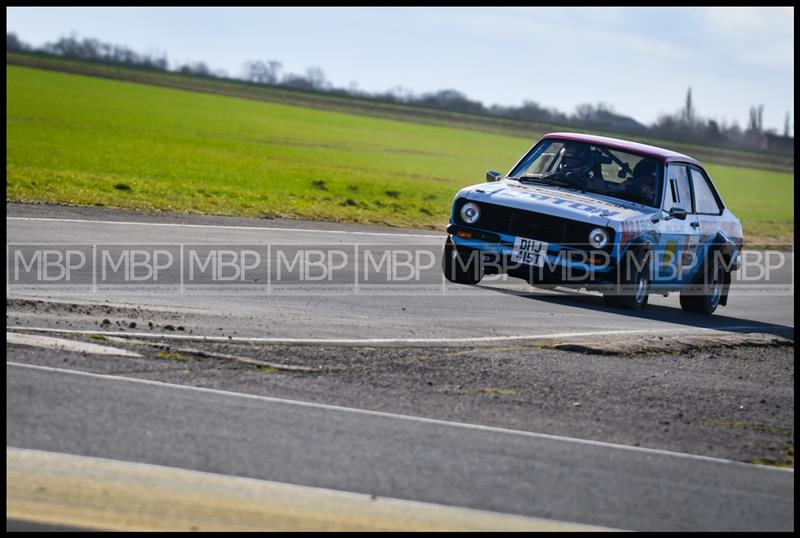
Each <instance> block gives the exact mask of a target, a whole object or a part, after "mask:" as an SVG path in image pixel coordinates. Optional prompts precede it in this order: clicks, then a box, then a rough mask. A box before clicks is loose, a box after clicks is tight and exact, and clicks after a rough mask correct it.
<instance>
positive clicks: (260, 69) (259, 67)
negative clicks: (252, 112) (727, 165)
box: [6, 32, 790, 149]
mask: <svg viewBox="0 0 800 538" xmlns="http://www.w3.org/2000/svg"><path fill="white" fill-rule="evenodd" d="M6 50H9V51H28V52H40V53H47V54H53V55H57V56H63V57H66V58H75V59H80V60H89V61H96V62H105V63H112V64H121V65H127V66H133V67H139V68H145V69H152V70H158V71H173V72H177V73H184V74H190V75H195V76H202V77H211V78H223V79H237V80H244V81H247V82H250V83H253V84H261V85H267V86H279V87H286V88H293V89H298V90H307V91H315V92H323V93H328V94H331V95H338V96H345V97H355V98H360V99H368V100H372V101H378V102H384V103H394V104H404V105H414V106H421V107H428V108H434V109H441V110H447V111H452V112H461V113H467V114H479V115H487V116H495V117H503V118H512V119H519V120H527V121H533V122H541V123H551V124H556V125H563V126H570V127H577V128H590V129H595V130H608V131H616V132H624V133H630V134H636V135H644V136H646V135H650V136H655V137H659V138H666V139H672V140H678V141H690V142H701V143H704V144H711V145H717V146H729V147H737V148H749V149H753V148H761V147H762V146H763V141H764V136H763V135H765V134H771V135H775V136H777V135H778V132H777V131H776V130H775V129H764V126H763V121H762V119H763V112H764V107H763V105H758V106H753V107H751V108H750V114H749V122H748V125H747V126H745V127H740V126H739V124H738V123H737V122H736V121H733V122H731V123H728V122H726V121H717V120H715V119H711V118H703V117H701V116H700V115H699V114H698V113H697V110H696V109H695V106H694V103H693V100H692V90H691V88H689V90H688V92H687V96H686V101H685V104H684V106H683V107H682V108H681V109H680V110H678V111H676V112H675V113H673V114H662V115H661V116H659V118H658V119H657V120H656V121H655V122H654V123H653V124H652V125H649V126H646V125H643V124H641V123H639V122H638V121H636V120H635V119H633V118H631V117H629V116H625V115H622V114H619V113H617V112H616V111H615V110H614V108H613V107H612V106H611V105H609V104H607V103H596V104H591V103H584V104H580V105H578V106H577V107H575V111H574V112H573V113H572V114H567V113H564V112H561V111H559V110H556V109H554V108H550V107H545V106H542V105H540V104H539V103H537V102H536V101H533V100H525V101H523V103H522V104H521V105H520V106H502V105H497V104H495V105H491V106H488V107H487V106H485V105H484V104H483V103H481V102H480V101H476V100H472V99H469V98H468V97H467V96H466V95H465V94H463V93H462V92H460V91H458V90H455V89H444V90H439V91H436V92H427V93H422V94H419V95H418V94H415V93H414V92H413V91H411V90H409V89H406V88H403V87H399V86H398V87H395V88H391V89H389V90H386V91H383V92H367V91H364V90H361V89H359V88H358V86H357V84H356V83H351V84H350V85H349V86H348V87H336V86H334V85H333V84H332V83H331V82H329V81H328V80H327V78H326V77H325V73H324V72H323V71H322V69H320V68H319V67H311V68H309V69H307V70H306V71H305V73H302V74H297V73H284V72H283V65H282V64H281V62H279V61H276V60H251V61H248V62H246V63H245V64H244V65H243V66H242V69H241V72H240V73H238V75H236V76H229V74H228V73H227V72H226V71H224V70H220V69H217V70H215V69H212V68H211V67H209V66H208V65H207V64H206V63H205V62H202V61H196V62H185V63H175V64H174V65H173V66H172V67H170V62H169V60H168V58H167V54H166V52H161V51H153V52H149V53H140V52H137V51H134V50H132V49H130V48H129V47H126V46H123V45H116V44H112V43H104V42H102V41H100V40H97V39H93V38H83V39H79V38H78V37H77V36H76V35H75V34H72V35H69V36H63V37H61V38H59V39H58V40H56V41H53V42H48V43H45V44H44V45H43V46H41V47H39V48H36V47H33V46H31V45H29V44H27V43H25V42H23V41H22V40H21V39H20V38H19V37H18V36H17V35H16V34H14V33H12V32H6ZM789 133H790V116H789V113H788V112H787V113H786V120H785V125H784V132H783V136H785V137H788V136H789Z"/></svg>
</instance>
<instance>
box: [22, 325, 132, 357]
mask: <svg viewBox="0 0 800 538" xmlns="http://www.w3.org/2000/svg"><path fill="white" fill-rule="evenodd" d="M6 342H7V343H9V344H17V345H21V346H31V347H40V348H43V349H58V350H62V351H72V352H75V353H89V354H90V355H115V356H119V357H141V355H139V354H138V353H134V352H133V351H128V350H127V349H119V348H116V347H111V346H101V345H98V344H92V343H90V342H79V341H78V340H67V339H66V338H53V337H52V336H40V335H38V334H25V333H15V332H8V331H6Z"/></svg>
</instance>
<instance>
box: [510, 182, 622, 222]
mask: <svg viewBox="0 0 800 538" xmlns="http://www.w3.org/2000/svg"><path fill="white" fill-rule="evenodd" d="M516 189H517V190H518V191H522V192H520V193H518V194H521V195H522V196H527V197H529V198H533V199H534V200H538V201H540V202H547V203H550V204H553V205H557V206H563V207H569V208H572V209H577V210H578V211H584V212H586V213H590V214H591V213H600V212H601V211H602V212H603V216H604V217H613V216H616V215H620V214H621V213H622V212H621V211H615V210H610V209H608V208H604V207H598V206H595V205H592V204H589V203H585V202H581V201H576V200H574V199H569V198H563V197H561V196H553V195H550V194H543V193H541V192H528V191H524V190H523V187H516ZM502 190H504V189H498V190H496V191H494V193H498V192H502Z"/></svg>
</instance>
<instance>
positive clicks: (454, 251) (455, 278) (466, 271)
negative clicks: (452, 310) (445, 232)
mask: <svg viewBox="0 0 800 538" xmlns="http://www.w3.org/2000/svg"><path fill="white" fill-rule="evenodd" d="M442 272H443V273H444V277H445V278H446V279H447V280H449V281H450V282H456V283H457V284H470V285H473V284H477V283H478V282H480V281H481V278H483V271H482V270H481V266H480V259H479V252H478V251H474V250H467V249H459V248H458V247H457V246H455V245H454V244H453V240H452V239H451V238H450V237H448V238H447V240H446V241H445V243H444V251H443V252H442Z"/></svg>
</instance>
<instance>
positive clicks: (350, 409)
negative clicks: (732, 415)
mask: <svg viewBox="0 0 800 538" xmlns="http://www.w3.org/2000/svg"><path fill="white" fill-rule="evenodd" d="M6 366H7V367H8V366H12V367H17V368H27V369H31V370H41V371H46V372H55V373H61V374H65V375H75V376H80V377H90V378H94V379H105V380H109V381H121V382H126V383H138V384H141V385H151V386H156V387H164V388H172V389H177V390H186V391H192V392H204V393H207V394H216V395H220V396H231V397H235V398H244V399H249V400H257V401H262V402H270V403H278V404H285V405H295V406H298V407H309V408H314V409H325V410H327V411H339V412H344V413H353V414H359V415H368V416H374V417H381V418H388V419H395V420H404V421H408V422H419V423H424V424H435V425H438V426H448V427H454V428H464V429H469V430H479V431H484V432H492V433H500V434H507V435H517V436H521V437H530V438H534V439H548V440H551V441H561V442H565V443H575V444H580V445H589V446H596V447H602V448H614V449H620V450H628V451H632V452H642V453H645V454H653V455H659V456H671V457H677V458H685V459H693V460H700V461H708V462H713V463H724V464H728V465H736V466H745V467H751V468H754V469H764V470H769V471H783V472H791V473H794V469H793V468H783V467H770V466H765V465H756V464H752V463H743V462H740V461H734V460H726V459H722V458H714V457H711V456H701V455H698V454H685V453H683V452H673V451H670V450H661V449H657V448H647V447H640V446H630V445H619V444H616V443H607V442H605V441H593V440H589V439H578V438H575V437H563V436H560V435H551V434H546V433H535V432H527V431H522V430H512V429H510V428H500V427H496V426H484V425H482V424H470V423H468V422H453V421H449V420H442V419H435V418H426V417H417V416H413V415H399V414H395V413H387V412H384V411H372V410H369V409H359V408H356V407H343V406H339V405H330V404H321V403H316V402H306V401H302V400H287V399H285V398H274V397H271V396H259V395H256V394H246V393H242V392H230V391H226V390H219V389H210V388H206V387H192V386H188V385H175V384H172V383H165V382H163V381H154V380H151V379H137V378H132V377H123V376H116V375H108V374H96V373H92V372H83V371H80V370H69V369H64V368H53V367H50V366H38V365H34V364H23V363H19V362H13V361H6ZM6 377H8V374H7V373H6ZM6 382H8V381H6Z"/></svg>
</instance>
